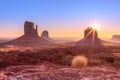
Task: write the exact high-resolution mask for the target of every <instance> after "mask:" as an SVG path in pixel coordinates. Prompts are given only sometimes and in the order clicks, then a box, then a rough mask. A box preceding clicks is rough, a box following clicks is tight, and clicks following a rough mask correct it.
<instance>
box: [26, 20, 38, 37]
mask: <svg viewBox="0 0 120 80" xmlns="http://www.w3.org/2000/svg"><path fill="white" fill-rule="evenodd" d="M24 35H25V36H31V37H34V36H38V33H37V27H36V29H35V28H34V23H32V22H28V21H26V22H25V24H24Z"/></svg>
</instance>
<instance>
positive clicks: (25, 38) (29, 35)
mask: <svg viewBox="0 0 120 80" xmlns="http://www.w3.org/2000/svg"><path fill="white" fill-rule="evenodd" d="M6 44H9V45H18V46H30V47H32V46H47V45H55V44H54V43H53V42H51V41H49V40H46V39H44V38H41V37H39V35H38V31H37V26H36V29H35V28H34V23H32V22H28V21H26V22H25V24H24V35H22V36H21V37H19V38H17V39H14V40H12V41H9V42H7V43H6Z"/></svg>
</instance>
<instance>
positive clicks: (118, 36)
mask: <svg viewBox="0 0 120 80" xmlns="http://www.w3.org/2000/svg"><path fill="white" fill-rule="evenodd" d="M112 40H115V41H120V35H113V36H112Z"/></svg>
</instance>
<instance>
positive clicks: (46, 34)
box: [41, 30, 55, 42]
mask: <svg viewBox="0 0 120 80" xmlns="http://www.w3.org/2000/svg"><path fill="white" fill-rule="evenodd" d="M41 38H43V39H46V40H48V41H52V42H55V41H54V40H53V39H51V38H50V37H49V32H48V31H47V30H44V31H43V32H42V34H41Z"/></svg>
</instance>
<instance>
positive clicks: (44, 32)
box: [41, 30, 49, 38]
mask: <svg viewBox="0 0 120 80" xmlns="http://www.w3.org/2000/svg"><path fill="white" fill-rule="evenodd" d="M41 37H43V38H44V37H45V38H48V37H49V33H48V31H47V30H45V31H43V32H42V34H41Z"/></svg>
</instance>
